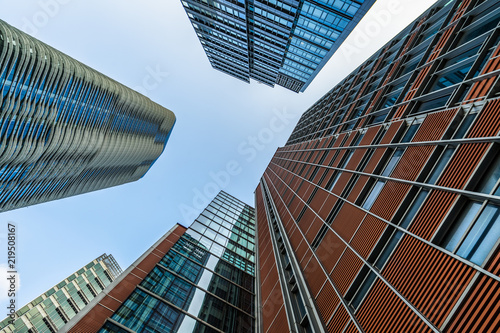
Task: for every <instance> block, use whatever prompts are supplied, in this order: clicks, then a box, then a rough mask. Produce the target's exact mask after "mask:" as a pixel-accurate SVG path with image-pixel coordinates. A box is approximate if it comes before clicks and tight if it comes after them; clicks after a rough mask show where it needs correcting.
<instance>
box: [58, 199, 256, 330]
mask: <svg viewBox="0 0 500 333" xmlns="http://www.w3.org/2000/svg"><path fill="white" fill-rule="evenodd" d="M254 239H255V220H254V209H253V208H251V207H250V206H248V205H246V204H244V203H243V202H241V201H239V200H237V199H236V198H234V197H232V196H230V195H228V194H227V193H225V192H220V193H219V194H218V195H217V196H216V197H215V198H214V200H213V201H212V202H211V203H210V204H209V206H208V207H207V208H206V209H205V210H204V211H203V212H202V214H201V215H200V216H199V217H198V218H197V219H196V220H195V221H194V222H193V224H192V225H191V226H190V227H189V228H188V229H186V228H184V227H182V226H180V225H177V226H175V227H174V228H173V229H172V230H170V231H169V232H168V233H167V234H166V235H165V236H163V237H162V238H161V239H160V240H159V241H158V242H157V243H156V244H154V245H153V246H152V247H151V248H150V249H149V250H148V251H146V253H144V254H143V255H142V256H141V257H140V258H139V259H138V260H137V261H136V262H135V263H134V264H132V266H130V267H129V268H128V269H127V270H126V271H125V272H124V273H123V274H122V275H121V276H120V277H119V278H118V279H117V280H116V281H115V282H114V283H113V284H112V285H110V286H109V287H108V288H106V290H104V292H103V293H102V294H101V295H98V296H97V297H96V298H95V299H94V301H93V302H92V303H91V304H90V306H89V307H87V308H86V310H85V311H83V312H82V313H81V314H79V316H78V317H75V318H74V319H73V320H72V321H70V322H69V323H68V324H67V325H66V326H64V327H63V328H62V329H61V332H82V333H83V332H85V333H92V332H99V333H111V332H113V333H131V332H137V333H141V332H179V333H188V332H220V333H222V332H249V333H251V332H258V331H257V330H256V320H255V317H256V313H257V311H256V296H255V294H256V289H257V288H256V285H255V274H256V271H255V241H254Z"/></svg>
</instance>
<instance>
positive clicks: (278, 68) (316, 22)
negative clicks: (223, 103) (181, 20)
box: [181, 0, 375, 92]
mask: <svg viewBox="0 0 500 333" xmlns="http://www.w3.org/2000/svg"><path fill="white" fill-rule="evenodd" d="M181 2H182V4H183V6H184V9H185V10H186V13H187V15H188V17H189V19H190V20H191V23H192V25H193V28H194V30H195V31H196V34H197V35H198V38H199V39H200V42H201V44H202V47H203V49H204V50H205V53H206V54H207V57H208V60H209V61H210V64H211V65H212V67H213V68H215V69H217V70H219V71H222V72H224V73H226V74H228V75H231V76H233V77H235V78H237V79H240V80H242V81H245V82H250V78H252V79H254V80H257V81H258V82H261V83H264V84H266V85H269V86H272V87H274V85H275V84H278V85H280V86H283V87H285V88H287V89H290V90H292V91H295V92H299V91H301V92H303V91H304V90H305V89H306V88H307V86H308V85H309V84H310V83H311V81H312V80H313V79H314V77H315V76H316V75H317V74H318V72H319V71H320V70H321V68H323V66H324V65H325V64H326V62H327V61H328V60H329V59H330V57H331V56H332V55H333V53H334V52H335V51H336V50H337V49H338V48H339V46H340V45H341V44H342V42H343V41H344V40H345V39H346V37H347V36H348V35H349V34H350V33H351V31H352V30H353V29H354V27H355V26H356V25H357V24H358V23H359V21H360V20H361V19H362V18H363V16H364V15H365V14H366V12H367V11H368V9H370V7H371V6H372V5H373V3H374V2H375V0H364V1H363V0H359V1H358V0H306V1H299V0H278V1H276V0H239V1H236V0H209V1H202V0H182V1H181Z"/></svg>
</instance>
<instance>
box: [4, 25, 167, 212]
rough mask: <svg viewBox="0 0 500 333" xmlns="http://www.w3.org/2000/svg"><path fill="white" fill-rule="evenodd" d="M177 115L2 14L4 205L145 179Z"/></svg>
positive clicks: (70, 194)
mask: <svg viewBox="0 0 500 333" xmlns="http://www.w3.org/2000/svg"><path fill="white" fill-rule="evenodd" d="M174 122H175V116H174V114H173V113H172V112H171V111H169V110H167V109H165V108H163V107H162V106H160V105H158V104H156V103H154V102H152V101H151V100H150V99H148V98H147V97H145V96H143V95H140V94H139V93H137V92H135V91H133V90H131V89H129V88H127V87H125V86H123V85H121V84H119V83H118V82H115V81H113V80H111V79H110V78H108V77H106V76H104V75H102V74H100V73H98V72H96V71H95V70H93V69H91V68H89V67H87V66H85V65H83V64H81V63H80V62H78V61H76V60H74V59H72V58H70V57H69V56H67V55H65V54H63V53H61V52H59V51H57V50H55V49H53V48H51V47H49V46H47V45H45V44H43V43H42V42H40V41H38V40H36V39H34V38H33V37H31V36H29V35H27V34H25V33H23V32H21V31H19V30H17V29H15V28H13V27H11V26H9V25H8V24H6V23H5V22H3V21H0V212H1V211H7V210H10V209H15V208H19V207H24V206H29V205H33V204H37V203H41V202H45V201H50V200H55V199H60V198H64V197H68V196H72V195H76V194H81V193H86V192H90V191H95V190H98V189H103V188H107V187H111V186H116V185H120V184H124V183H127V182H132V181H135V180H138V179H139V178H141V177H142V176H143V175H144V174H145V173H146V172H147V171H148V170H149V168H150V167H151V166H152V164H153V163H154V162H155V160H156V159H157V158H158V157H159V156H160V154H161V153H162V152H163V149H164V147H165V145H166V142H167V140H168V137H169V135H170V133H171V131H172V127H173V125H174Z"/></svg>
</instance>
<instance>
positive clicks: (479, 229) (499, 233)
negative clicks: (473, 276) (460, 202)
mask: <svg viewBox="0 0 500 333" xmlns="http://www.w3.org/2000/svg"><path fill="white" fill-rule="evenodd" d="M482 206H483V205H482V204H481V203H480V202H477V201H469V202H468V203H467V205H466V206H465V208H464V209H463V210H462V212H461V214H460V215H459V217H458V218H457V219H456V220H455V221H454V222H453V224H452V225H451V226H450V227H449V230H448V231H447V232H446V235H445V237H444V239H443V241H442V242H441V246H443V247H444V248H446V249H447V250H449V251H452V252H455V253H456V254H457V255H459V256H460V257H462V258H465V259H467V260H470V261H471V262H473V263H475V264H477V265H482V264H483V262H484V260H485V259H486V257H487V256H488V254H489V253H490V252H491V250H492V248H493V247H494V246H495V244H496V243H497V241H498V239H499V237H500V207H499V206H496V205H493V204H487V205H486V206H484V208H482ZM481 208H482V209H481Z"/></svg>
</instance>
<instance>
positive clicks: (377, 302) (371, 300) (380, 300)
mask: <svg viewBox="0 0 500 333" xmlns="http://www.w3.org/2000/svg"><path fill="white" fill-rule="evenodd" d="M356 317H357V318H358V320H359V323H360V325H361V327H362V328H363V330H364V331H365V332H370V333H386V332H423V333H431V332H432V330H431V329H430V328H429V327H427V325H425V323H424V322H423V321H422V320H421V319H420V318H419V317H418V316H417V315H416V314H415V313H414V312H413V311H412V310H411V309H410V308H409V307H408V306H407V305H406V304H405V303H404V302H403V301H402V300H401V299H400V298H399V297H398V296H397V295H396V294H395V293H394V292H393V291H392V290H390V289H389V287H387V286H386V285H385V284H384V283H383V282H382V281H381V280H380V279H377V281H376V282H375V283H374V285H373V287H372V289H371V290H370V292H369V293H368V295H367V297H366V299H365V300H364V301H363V303H362V304H361V306H360V308H359V310H358V312H357V315H356Z"/></svg>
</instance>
